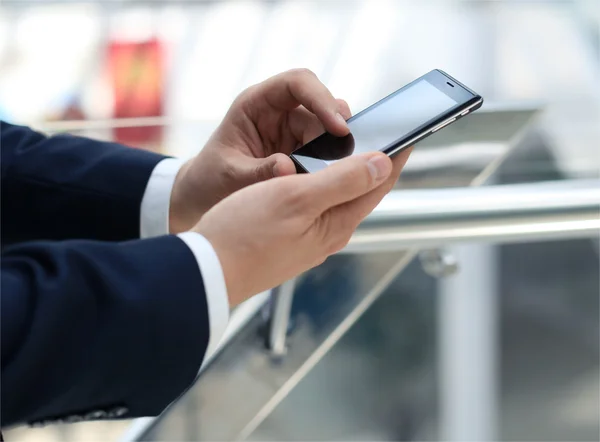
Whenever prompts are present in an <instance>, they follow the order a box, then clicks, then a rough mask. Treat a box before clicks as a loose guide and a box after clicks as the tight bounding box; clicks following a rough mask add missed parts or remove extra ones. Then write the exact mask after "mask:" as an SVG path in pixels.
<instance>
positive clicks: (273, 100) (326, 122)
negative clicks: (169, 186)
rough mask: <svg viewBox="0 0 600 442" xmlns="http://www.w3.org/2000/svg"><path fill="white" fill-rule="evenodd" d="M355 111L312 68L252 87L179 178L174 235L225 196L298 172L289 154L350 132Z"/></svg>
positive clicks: (173, 210)
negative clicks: (327, 135) (324, 137)
mask: <svg viewBox="0 0 600 442" xmlns="http://www.w3.org/2000/svg"><path fill="white" fill-rule="evenodd" d="M350 117H351V114H350V109H349V108H348V104H347V103H346V102H345V101H343V100H336V99H335V98H334V97H333V96H332V95H331V93H330V92H329V90H328V89H327V88H326V87H325V86H324V85H323V83H321V82H320V81H319V79H318V78H317V77H316V76H315V75H314V74H313V73H312V72H310V71H308V70H305V69H298V70H292V71H288V72H285V73H283V74H279V75H277V76H275V77H272V78H270V79H268V80H266V81H265V82H263V83H260V84H258V85H255V86H252V87H250V88H249V89H247V90H246V91H244V92H243V93H242V94H240V96H239V97H238V98H237V99H236V100H235V101H234V103H233V104H232V106H231V108H230V109H229V111H228V113H227V115H226V116H225V118H224V120H223V122H222V123H221V125H220V126H219V127H218V128H217V130H216V131H215V133H214V134H213V135H212V137H211V138H210V140H209V141H208V143H207V144H206V146H205V147H204V148H203V149H202V151H201V152H200V153H199V154H198V155H197V156H196V157H195V158H193V159H191V160H190V161H188V162H187V163H186V164H185V165H184V166H183V167H182V169H181V170H180V172H179V173H178V175H177V178H176V179H175V184H174V186H173V192H172V195H171V206H170V216H169V225H170V230H171V233H179V232H182V231H185V230H189V229H190V228H191V227H192V226H193V225H194V224H196V223H197V222H198V220H199V219H200V217H201V216H202V215H203V214H204V213H206V212H207V211H208V210H209V209H210V208H211V207H212V206H214V205H215V204H216V203H218V202H219V201H220V200H222V199H223V198H225V197H227V196H229V195H231V194H232V193H233V192H236V191H237V190H239V189H242V188H244V187H246V186H249V185H251V184H254V183H257V182H259V181H265V180H268V179H270V178H273V177H283V176H286V175H293V174H295V173H296V171H295V167H294V164H293V162H292V160H291V159H290V158H289V156H288V155H289V154H290V153H291V152H292V151H294V150H295V149H296V148H297V147H299V146H301V145H303V144H305V143H307V142H308V141H310V140H312V139H314V138H315V137H317V136H318V135H320V134H321V133H323V131H324V130H327V131H328V132H330V133H332V134H334V135H338V136H344V135H347V134H348V132H349V129H348V126H347V125H346V121H345V120H346V119H348V118H350Z"/></svg>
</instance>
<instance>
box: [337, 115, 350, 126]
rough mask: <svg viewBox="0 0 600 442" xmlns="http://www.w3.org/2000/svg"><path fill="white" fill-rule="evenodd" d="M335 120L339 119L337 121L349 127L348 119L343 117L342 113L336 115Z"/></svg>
mask: <svg viewBox="0 0 600 442" xmlns="http://www.w3.org/2000/svg"><path fill="white" fill-rule="evenodd" d="M335 118H336V119H337V120H338V121H339V122H340V123H341V124H343V125H344V126H347V123H346V119H345V118H344V116H343V115H342V114H340V113H337V114H336V115H335Z"/></svg>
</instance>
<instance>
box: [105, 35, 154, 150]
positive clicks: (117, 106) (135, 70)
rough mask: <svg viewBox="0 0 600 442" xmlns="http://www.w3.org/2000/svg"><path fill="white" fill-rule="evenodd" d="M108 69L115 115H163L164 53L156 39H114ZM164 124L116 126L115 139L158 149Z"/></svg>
mask: <svg viewBox="0 0 600 442" xmlns="http://www.w3.org/2000/svg"><path fill="white" fill-rule="evenodd" d="M108 69H109V75H110V81H111V86H112V88H113V96H114V111H113V116H114V118H134V117H159V116H162V115H163V83H164V54H163V48H162V45H161V44H160V42H159V41H158V40H157V39H152V40H148V41H145V42H112V43H110V45H109V48H108ZM162 129H163V128H162V126H151V127H132V128H116V129H114V139H115V141H117V142H119V143H123V144H128V145H131V146H137V147H145V148H150V149H151V150H156V149H157V148H158V147H159V145H160V143H161V140H162Z"/></svg>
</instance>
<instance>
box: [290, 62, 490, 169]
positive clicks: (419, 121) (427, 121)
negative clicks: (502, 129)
mask: <svg viewBox="0 0 600 442" xmlns="http://www.w3.org/2000/svg"><path fill="white" fill-rule="evenodd" d="M482 104H483V98H482V97H481V96H480V95H479V94H477V93H476V92H473V91H472V90H471V89H469V88H468V87H466V86H465V85H463V84H462V83H460V82H458V81H457V80H455V79H454V78H452V77H451V76H450V75H448V74H446V73H445V72H443V71H441V70H439V69H436V70H433V71H431V72H429V73H427V74H425V75H423V76H422V77H420V78H417V79H416V80H415V81H413V82H412V83H409V84H407V85H406V86H404V87H403V88H402V89H399V90H397V91H396V92H394V93H393V94H391V95H389V96H387V97H386V98H384V99H383V100H381V101H379V102H377V103H375V104H374V105H372V106H370V107H368V108H367V109H365V110H364V111H362V112H360V113H358V114H356V115H354V116H353V117H352V118H350V119H349V120H348V127H349V128H350V134H348V135H346V136H345V137H336V136H334V135H331V134H329V133H324V134H323V135H321V136H320V137H318V138H316V139H314V140H313V141H311V142H309V143H307V144H305V145H304V146H302V147H300V148H299V149H297V150H295V151H294V152H293V153H292V155H291V158H292V160H293V161H294V163H295V164H296V170H297V171H298V172H300V173H303V172H311V173H312V172H316V171H319V170H321V169H324V168H325V167H327V166H329V165H330V164H332V163H334V162H336V161H338V160H340V159H342V158H345V157H347V156H350V155H355V154H361V153H366V152H373V151H377V150H379V151H381V152H384V153H386V154H387V155H389V156H394V155H396V154H397V153H399V152H401V151H402V150H404V149H406V148H407V147H409V146H412V145H414V144H415V143H417V142H419V141H421V140H424V139H425V138H427V137H428V136H429V135H431V134H433V133H435V132H437V131H439V130H441V129H442V128H444V127H446V126H448V125H450V124H452V123H453V122H455V121H456V120H458V119H459V118H462V117H464V116H465V115H468V114H469V113H471V112H473V111H475V110H477V109H479V108H480V107H481V105H482Z"/></svg>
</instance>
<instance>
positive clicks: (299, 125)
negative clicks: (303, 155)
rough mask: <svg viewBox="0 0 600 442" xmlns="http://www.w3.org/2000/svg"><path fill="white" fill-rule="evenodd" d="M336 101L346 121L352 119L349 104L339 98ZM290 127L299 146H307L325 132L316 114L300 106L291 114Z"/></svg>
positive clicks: (296, 146)
mask: <svg viewBox="0 0 600 442" xmlns="http://www.w3.org/2000/svg"><path fill="white" fill-rule="evenodd" d="M336 101H337V102H338V105H339V110H340V114H341V115H342V116H343V117H344V118H345V119H346V120H348V119H350V118H351V117H352V112H351V111H350V107H349V106H348V103H346V101H344V100H342V99H339V98H338V99H337V100H336ZM288 126H289V130H290V132H291V133H292V136H293V137H294V139H295V140H296V142H297V143H299V144H306V143H308V142H309V141H312V140H314V139H315V138H317V137H318V136H320V135H322V134H323V133H324V132H325V128H324V127H323V124H321V122H320V121H319V119H318V118H317V117H316V116H315V114H313V113H311V112H310V111H308V110H307V109H306V108H305V107H304V106H300V107H298V108H297V109H294V110H293V111H291V112H290V114H289V118H288ZM298 147H299V146H298V145H295V146H294V147H293V148H292V150H295V149H296V148H298ZM284 153H287V152H284ZM289 153H291V152H289Z"/></svg>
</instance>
